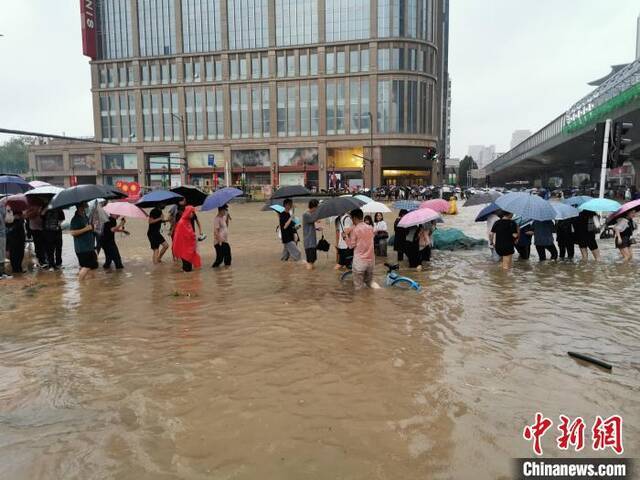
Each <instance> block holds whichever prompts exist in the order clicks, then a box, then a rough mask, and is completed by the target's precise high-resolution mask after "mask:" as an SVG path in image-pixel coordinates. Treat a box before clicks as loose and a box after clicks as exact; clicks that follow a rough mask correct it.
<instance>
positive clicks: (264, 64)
mask: <svg viewBox="0 0 640 480" xmlns="http://www.w3.org/2000/svg"><path fill="white" fill-rule="evenodd" d="M262 78H269V57H268V55H267V54H266V53H264V54H263V55H262Z"/></svg>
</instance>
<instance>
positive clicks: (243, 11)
mask: <svg viewBox="0 0 640 480" xmlns="http://www.w3.org/2000/svg"><path fill="white" fill-rule="evenodd" d="M267 6H268V0H227V23H228V35H229V49H231V50H240V49H249V48H265V47H268V46H269V11H268V8H267Z"/></svg>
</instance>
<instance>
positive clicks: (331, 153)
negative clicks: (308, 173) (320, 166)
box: [327, 147, 364, 190]
mask: <svg viewBox="0 0 640 480" xmlns="http://www.w3.org/2000/svg"><path fill="white" fill-rule="evenodd" d="M363 156H364V149H363V148H362V147H355V148H328V149H327V187H328V188H329V189H338V190H342V189H345V188H348V189H350V190H354V189H355V190H357V189H358V188H362V186H363V181H362V168H363V160H362V157H363Z"/></svg>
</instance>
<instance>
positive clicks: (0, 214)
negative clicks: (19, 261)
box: [0, 203, 9, 280]
mask: <svg viewBox="0 0 640 480" xmlns="http://www.w3.org/2000/svg"><path fill="white" fill-rule="evenodd" d="M6 215H7V207H6V206H5V205H4V204H3V203H0V280H4V279H5V278H9V276H8V275H5V273H4V256H5V254H6V251H7V226H6V223H5V219H6Z"/></svg>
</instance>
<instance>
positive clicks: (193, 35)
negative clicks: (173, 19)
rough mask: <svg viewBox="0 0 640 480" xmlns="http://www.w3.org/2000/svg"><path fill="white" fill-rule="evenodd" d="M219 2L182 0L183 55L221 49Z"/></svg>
mask: <svg viewBox="0 0 640 480" xmlns="http://www.w3.org/2000/svg"><path fill="white" fill-rule="evenodd" d="M221 32H222V27H221V25H220V0H182V42H183V45H184V52H185V53H195V52H212V51H215V50H220V49H221V48H222V35H221Z"/></svg>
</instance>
